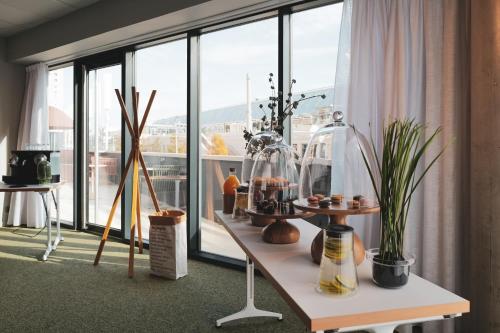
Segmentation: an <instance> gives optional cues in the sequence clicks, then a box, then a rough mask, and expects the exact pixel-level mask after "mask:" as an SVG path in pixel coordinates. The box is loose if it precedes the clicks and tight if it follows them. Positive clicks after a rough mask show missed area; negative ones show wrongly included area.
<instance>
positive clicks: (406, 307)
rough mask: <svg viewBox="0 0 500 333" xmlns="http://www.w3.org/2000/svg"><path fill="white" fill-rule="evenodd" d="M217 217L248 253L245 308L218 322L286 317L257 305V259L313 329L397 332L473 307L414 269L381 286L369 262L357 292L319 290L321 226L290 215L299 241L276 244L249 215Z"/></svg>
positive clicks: (362, 270) (361, 269)
mask: <svg viewBox="0 0 500 333" xmlns="http://www.w3.org/2000/svg"><path fill="white" fill-rule="evenodd" d="M216 216H217V218H218V219H219V220H220V221H221V222H222V224H223V225H224V226H225V228H226V229H227V231H228V232H229V233H230V234H231V236H232V237H233V238H234V240H235V241H236V242H237V243H238V244H239V245H240V247H241V248H242V249H243V251H244V252H245V253H246V255H247V300H246V307H245V308H244V309H243V310H242V311H240V312H238V313H235V314H233V315H230V316H228V317H225V318H222V319H219V320H217V321H216V326H217V327H220V326H221V325H222V324H223V323H225V322H228V321H232V320H236V319H240V318H248V317H275V318H277V319H279V320H281V319H282V315H281V314H279V313H274V312H268V311H262V310H258V309H256V308H255V306H254V302H253V299H254V272H253V270H254V264H255V265H256V266H257V267H258V269H259V270H260V271H261V272H262V274H263V275H264V276H265V277H266V279H267V280H268V281H269V282H271V284H272V285H273V286H274V288H275V289H276V290H277V291H278V292H279V294H280V295H281V296H282V297H283V299H284V300H285V301H286V302H287V303H288V305H289V306H290V307H291V308H292V309H293V310H294V311H295V312H296V313H297V315H298V316H299V317H300V318H301V319H302V321H303V322H304V323H305V325H306V326H307V328H308V329H310V330H311V331H313V332H323V331H324V330H334V331H335V332H351V331H357V330H367V331H369V332H374V333H389V332H390V333H392V332H393V331H394V329H395V328H396V327H397V326H399V325H403V324H411V323H421V322H425V321H431V320H441V319H447V318H454V317H457V316H461V314H462V313H466V312H469V301H467V300H466V299H463V298H462V297H460V296H457V295H455V294H453V293H451V292H449V291H447V290H445V289H443V288H441V287H439V286H437V285H435V284H433V283H431V282H429V281H427V280H425V279H423V278H421V277H419V276H417V275H415V274H411V275H410V279H409V281H408V284H407V285H406V286H404V287H403V288H400V289H384V288H380V287H377V286H376V285H375V284H374V283H373V282H372V281H371V267H370V265H369V263H368V262H367V261H365V262H364V263H363V264H361V265H360V266H358V278H359V288H358V290H357V292H356V294H355V295H353V296H348V297H334V296H328V295H325V294H321V293H319V292H317V291H316V286H317V283H318V277H319V266H318V265H316V264H314V263H313V262H312V260H311V257H310V247H311V242H312V240H313V238H314V237H315V236H316V234H317V233H318V231H319V228H318V227H316V226H314V225H312V224H310V223H308V222H307V221H304V220H301V219H297V220H291V221H289V222H290V223H292V224H294V225H295V226H296V227H297V228H299V230H300V239H299V241H298V242H297V243H295V244H286V245H276V244H268V243H265V242H264V241H263V240H262V238H261V230H262V229H261V228H258V227H254V226H252V225H251V224H250V221H249V220H244V221H242V220H234V219H232V218H231V215H228V214H223V213H222V212H221V211H217V212H216Z"/></svg>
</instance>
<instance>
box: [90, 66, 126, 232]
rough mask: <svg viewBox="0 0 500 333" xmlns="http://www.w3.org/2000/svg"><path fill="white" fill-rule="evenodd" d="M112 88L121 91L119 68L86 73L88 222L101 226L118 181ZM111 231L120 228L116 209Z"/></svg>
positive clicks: (117, 121)
mask: <svg viewBox="0 0 500 333" xmlns="http://www.w3.org/2000/svg"><path fill="white" fill-rule="evenodd" d="M114 89H120V90H121V65H113V66H108V67H103V68H98V69H93V70H91V71H89V73H88V155H87V161H88V175H89V177H88V180H87V181H88V203H87V204H88V206H87V208H88V222H89V223H90V224H94V225H97V226H101V227H102V226H105V225H106V222H107V220H108V215H109V211H110V209H111V205H112V203H113V199H114V198H115V194H116V191H117V189H118V184H119V182H120V178H121V152H122V147H121V141H122V130H121V127H122V117H121V110H120V105H119V104H118V102H117V99H116V95H115V92H114ZM111 227H112V228H113V229H121V214H120V208H118V209H117V210H116V214H115V216H114V219H113V222H112V224H111Z"/></svg>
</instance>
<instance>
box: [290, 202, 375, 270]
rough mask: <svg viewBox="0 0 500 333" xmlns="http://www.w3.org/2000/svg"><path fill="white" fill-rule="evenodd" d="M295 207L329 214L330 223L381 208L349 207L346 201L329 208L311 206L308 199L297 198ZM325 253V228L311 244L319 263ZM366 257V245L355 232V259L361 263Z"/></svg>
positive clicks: (342, 222) (314, 257) (343, 222)
mask: <svg viewBox="0 0 500 333" xmlns="http://www.w3.org/2000/svg"><path fill="white" fill-rule="evenodd" d="M293 204H294V205H295V207H297V208H298V209H301V210H303V211H306V212H311V213H315V214H318V215H328V216H329V217H330V224H346V218H347V216H349V215H366V214H373V213H377V212H378V211H379V210H380V208H379V207H378V206H375V207H360V208H358V209H349V208H347V206H346V203H345V202H342V203H341V204H339V205H330V207H328V208H321V207H319V206H311V205H309V203H308V202H307V199H300V200H295V201H294V202H293ZM322 253H323V230H321V231H320V232H319V233H318V234H317V235H316V237H315V238H314V240H313V242H312V244H311V256H312V258H313V261H314V262H315V263H317V264H318V265H319V264H320V262H321V255H322ZM364 258H365V247H364V245H363V242H362V241H361V239H359V237H358V235H356V234H354V260H355V261H356V264H357V265H359V264H360V263H362V262H363V260H364Z"/></svg>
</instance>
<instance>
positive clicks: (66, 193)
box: [48, 66, 74, 224]
mask: <svg viewBox="0 0 500 333" xmlns="http://www.w3.org/2000/svg"><path fill="white" fill-rule="evenodd" d="M48 104H49V137H50V149H52V150H58V151H60V154H61V160H60V175H61V180H62V182H63V186H62V187H61V195H60V201H61V202H60V213H61V221H62V222H63V223H69V224H73V147H74V143H73V138H74V132H73V119H74V118H73V117H74V112H73V66H67V67H62V68H57V69H53V70H51V71H50V72H49V85H48ZM54 208H55V207H52V209H54ZM52 216H56V215H55V211H54V212H53V213H52Z"/></svg>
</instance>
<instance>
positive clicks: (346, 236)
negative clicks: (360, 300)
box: [318, 224, 358, 296]
mask: <svg viewBox="0 0 500 333" xmlns="http://www.w3.org/2000/svg"><path fill="white" fill-rule="evenodd" d="M324 233H325V234H324V237H323V240H324V243H323V244H324V246H323V255H322V257H321V266H320V276H319V287H318V290H319V291H320V292H322V293H325V294H329V295H337V296H347V295H352V294H354V293H355V291H356V289H357V288H358V274H357V271H356V263H355V261H354V250H353V245H354V243H353V240H354V237H353V235H354V233H353V229H352V227H350V226H348V225H343V224H331V225H329V226H328V229H326V230H325V231H324Z"/></svg>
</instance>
